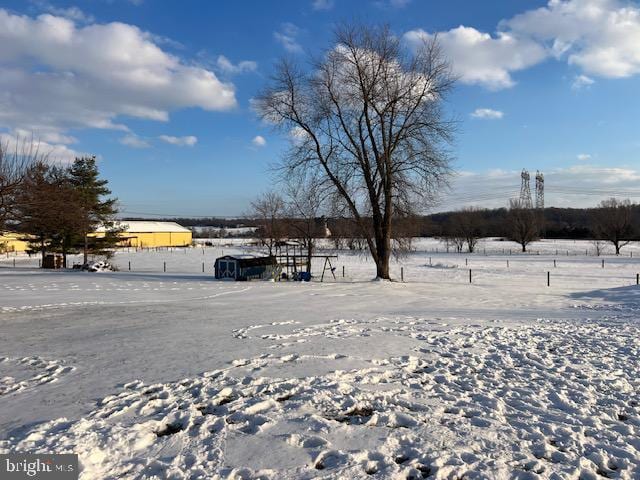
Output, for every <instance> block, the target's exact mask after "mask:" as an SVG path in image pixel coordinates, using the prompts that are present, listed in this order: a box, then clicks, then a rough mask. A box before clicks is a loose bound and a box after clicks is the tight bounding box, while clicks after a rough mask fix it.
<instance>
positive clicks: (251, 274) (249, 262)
mask: <svg viewBox="0 0 640 480" xmlns="http://www.w3.org/2000/svg"><path fill="white" fill-rule="evenodd" d="M215 275H216V278H218V279H233V280H266V279H269V278H275V277H277V276H278V262H277V261H276V257H273V256H258V255H225V256H224V257H219V258H217V259H216V263H215Z"/></svg>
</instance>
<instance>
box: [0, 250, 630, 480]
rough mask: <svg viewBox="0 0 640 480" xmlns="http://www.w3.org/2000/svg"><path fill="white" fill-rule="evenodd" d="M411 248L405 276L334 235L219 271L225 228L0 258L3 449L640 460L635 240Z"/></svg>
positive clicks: (315, 470) (218, 464)
mask: <svg viewBox="0 0 640 480" xmlns="http://www.w3.org/2000/svg"><path fill="white" fill-rule="evenodd" d="M418 247H419V250H418V251H416V252H415V253H414V254H412V255H410V256H408V257H405V258H402V259H400V260H399V261H398V262H397V263H394V265H393V268H392V270H393V273H394V275H395V276H397V277H398V278H400V275H401V271H402V274H404V278H405V282H404V283H402V282H397V283H384V282H371V281H370V278H371V276H372V274H373V272H374V271H375V269H374V267H373V264H372V263H371V262H370V261H367V260H366V258H365V257H362V256H359V255H355V254H348V253H346V254H345V253H343V252H339V253H338V255H339V258H338V260H337V262H336V265H335V266H336V274H337V281H334V280H333V278H331V275H330V274H327V275H328V278H330V280H331V281H330V282H327V281H326V280H327V277H325V283H319V282H318V281H317V279H316V281H313V282H310V283H285V282H275V283H274V282H245V283H241V282H239V283H233V282H218V281H215V280H213V278H212V275H211V268H212V262H213V259H214V258H215V256H217V255H220V254H221V253H222V248H223V247H220V246H219V247H210V248H205V249H201V248H193V249H187V250H175V251H171V252H169V251H158V252H155V251H151V252H146V251H145V252H133V251H130V252H120V253H118V254H117V255H116V256H115V258H114V260H113V263H114V264H116V265H117V266H118V267H119V268H120V272H114V273H111V272H100V273H86V272H71V271H69V272H42V271H39V270H37V269H34V268H30V267H29V265H32V264H33V263H32V262H33V261H34V260H35V259H27V258H19V259H18V262H17V266H16V268H13V264H12V260H13V259H12V258H5V259H3V260H2V261H1V262H0V265H3V267H2V268H0V309H1V311H0V322H2V336H1V337H0V379H1V380H0V432H1V433H0V438H1V439H2V442H1V444H0V450H1V451H2V452H9V451H30V452H75V453H78V454H79V455H80V461H81V466H82V474H81V478H83V479H101V478H110V479H111V478H112V479H119V478H149V479H150V478H172V479H173V478H176V479H177V478H190V479H191V478H192V479H196V478H202V479H208V478H247V479H248V478H269V479H271V478H272V479H298V478H349V479H352V478H380V479H387V478H397V479H407V478H438V479H454V478H466V479H474V478H519V479H536V478H541V479H543V478H554V479H564V478H567V479H569V478H575V479H599V478H623V479H633V478H639V477H640V441H639V440H638V431H639V429H640V403H639V398H640V395H639V394H640V360H639V359H640V323H638V312H639V311H640V287H637V286H636V285H635V283H636V273H640V251H639V252H638V255H637V257H638V259H637V258H636V255H635V253H634V255H633V258H631V257H630V256H627V257H624V258H623V257H620V258H615V257H613V256H606V257H602V258H598V257H594V256H585V251H587V250H588V249H589V248H590V245H589V244H588V243H586V242H544V243H540V244H538V245H537V247H538V248H536V246H534V247H533V250H534V252H536V253H534V254H531V255H522V254H516V252H515V248H514V247H513V245H511V247H512V248H514V251H513V252H512V253H511V254H509V252H508V249H509V246H508V245H506V246H505V245H504V242H497V241H487V242H485V244H484V245H481V247H480V251H479V253H476V254H454V253H448V254H447V253H443V252H442V246H441V245H438V244H436V243H435V242H431V241H427V242H423V243H422V244H420V245H419V246H418ZM229 248H235V249H237V250H233V251H247V249H248V248H249V247H241V246H237V247H224V253H227V251H229V252H231V251H232V250H228V249H229ZM436 248H439V251H438V252H437V253H436V251H435V249H436ZM503 248H506V250H505V253H502V249H503ZM484 249H487V251H488V253H487V255H485V254H484ZM556 250H558V252H557V254H556ZM537 251H539V252H540V253H539V254H537ZM630 251H632V249H630V250H627V252H626V253H627V255H629V252H630ZM634 252H635V250H634ZM603 258H604V260H605V263H604V268H603V266H602V265H603V264H602V259H603ZM554 260H555V261H556V265H555V267H554V264H553V262H554ZM30 262H31V263H30ZM129 262H130V263H131V266H132V271H131V272H129V271H128V267H129ZM507 262H509V264H508V265H507ZM165 263H166V270H167V272H166V273H164V271H163V267H164V264H165ZM202 263H204V264H205V273H204V274H203V273H202ZM321 266H322V265H321V264H320V265H318V266H317V268H320V267H321ZM343 266H344V267H345V276H344V277H343V276H342V267H343ZM469 269H471V270H472V283H471V284H470V283H469ZM547 272H550V280H551V286H547ZM318 273H319V272H318Z"/></svg>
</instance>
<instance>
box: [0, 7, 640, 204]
mask: <svg viewBox="0 0 640 480" xmlns="http://www.w3.org/2000/svg"><path fill="white" fill-rule="evenodd" d="M342 21H358V22H371V23H373V22H385V23H388V24H389V25H390V26H391V28H392V29H393V31H394V32H395V34H396V35H398V37H399V38H401V39H402V40H403V42H404V45H405V46H406V48H407V49H411V48H412V47H413V46H415V45H416V44H417V42H420V41H421V40H422V39H423V38H429V37H431V36H433V35H436V34H437V35H438V38H439V40H440V42H441V45H442V47H443V49H444V51H445V53H446V55H447V56H448V57H449V58H450V60H451V63H452V65H453V68H454V70H455V73H456V74H457V75H458V77H459V79H460V81H459V84H458V86H457V88H456V89H455V91H454V93H453V94H452V96H451V97H450V99H449V101H448V103H447V109H448V111H449V113H450V114H451V115H452V116H454V117H455V118H457V119H458V120H459V126H458V130H459V131H458V134H457V138H456V141H455V143H454V144H453V145H452V152H453V154H454V157H455V164H454V167H455V170H456V171H457V174H456V176H455V178H454V179H453V181H452V187H451V191H450V192H449V193H446V194H443V196H442V198H441V201H440V204H439V205H438V206H437V207H435V209H437V210H447V209H453V208H459V207H460V206H463V205H478V206H486V207H494V206H505V205H506V204H507V202H508V198H509V197H511V196H513V195H516V194H517V193H518V190H519V186H520V171H521V170H522V169H523V168H527V169H529V170H530V171H531V172H532V177H533V174H535V171H536V170H538V169H539V170H541V171H543V172H544V174H545V180H546V191H547V195H546V204H547V205H555V206H572V205H575V206H588V205H594V204H596V203H597V202H598V201H599V200H601V199H602V198H604V197H608V196H612V195H617V196H624V197H632V198H634V199H635V200H636V201H640V184H639V180H640V134H639V133H638V132H639V131H640V129H639V126H640V3H638V2H633V1H623V0H551V1H549V2H544V1H528V0H521V1H518V2H514V1H511V0H499V1H496V0H494V1H491V2H478V1H476V0H468V1H463V0H430V1H428V2H427V1H418V0H413V1H412V0H291V1H285V0H278V1H276V0H273V1H258V0H254V1H249V0H247V1H244V2H240V1H235V2H231V1H229V2H211V1H206V0H202V1H196V0H193V1H190V2H180V3H179V2H165V1H160V0H87V1H73V2H65V1H55V2H54V1H52V0H49V1H46V0H31V1H30V0H19V1H12V0H9V1H7V0H5V1H3V2H2V6H0V137H1V139H2V140H3V141H5V142H10V141H12V140H13V139H15V138H16V136H20V137H22V138H25V137H28V138H31V137H34V138H36V139H38V141H39V143H40V145H41V147H42V148H46V149H48V150H50V151H51V152H52V153H53V155H54V156H56V158H59V159H60V160H61V161H64V160H65V159H69V158H73V156H74V155H79V154H95V155H97V156H98V157H99V159H100V162H101V169H102V172H103V174H104V176H106V177H107V178H108V179H109V180H110V183H111V186H112V189H113V191H114V194H115V195H117V196H118V198H119V199H120V202H121V206H122V210H123V211H124V213H125V214H129V215H152V214H154V215H167V216H174V215H175V216H179V215H237V214H242V213H243V212H246V211H247V206H248V204H249V202H250V200H251V198H252V197H253V196H255V194H256V193H257V192H260V191H264V190H267V189H268V188H269V184H270V175H269V166H270V165H272V164H273V163H274V162H277V160H278V158H279V156H280V154H281V152H282V151H283V150H284V148H285V146H286V141H287V139H285V138H281V137H279V136H278V135H276V134H275V133H274V132H273V131H271V130H270V128H269V126H268V125H264V124H261V122H260V121H259V120H258V119H257V118H256V116H255V114H254V113H253V111H252V109H251V107H250V103H251V99H252V97H253V96H254V95H255V94H256V92H257V91H258V90H259V89H260V88H261V87H262V86H263V85H264V84H265V82H266V81H267V78H268V76H269V73H270V71H271V68H272V66H273V64H274V62H275V61H276V60H277V59H278V58H280V57H282V56H289V57H294V58H295V57H299V58H301V59H302V58H305V56H306V55H308V54H316V53H318V52H320V51H321V50H322V49H323V48H325V47H326V46H327V45H328V42H329V40H330V37H331V30H332V26H333V25H335V24H336V23H337V22H342ZM532 183H533V182H532Z"/></svg>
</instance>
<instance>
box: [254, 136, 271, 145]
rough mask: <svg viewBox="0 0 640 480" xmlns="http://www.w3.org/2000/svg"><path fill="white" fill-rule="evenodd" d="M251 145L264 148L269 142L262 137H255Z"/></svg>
mask: <svg viewBox="0 0 640 480" xmlns="http://www.w3.org/2000/svg"><path fill="white" fill-rule="evenodd" d="M251 143H253V145H254V146H256V147H264V146H265V145H266V144H267V141H266V140H265V139H264V137H263V136H262V135H256V136H255V137H253V140H251Z"/></svg>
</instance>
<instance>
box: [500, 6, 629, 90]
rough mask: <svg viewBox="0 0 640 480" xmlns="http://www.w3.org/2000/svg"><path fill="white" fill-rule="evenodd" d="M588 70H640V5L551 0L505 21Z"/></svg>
mask: <svg viewBox="0 0 640 480" xmlns="http://www.w3.org/2000/svg"><path fill="white" fill-rule="evenodd" d="M503 27H504V28H509V29H511V30H513V31H516V32H518V33H519V34H521V35H528V36H530V37H531V38H534V39H536V40H538V41H540V42H544V43H545V45H547V47H548V48H549V49H550V50H551V51H552V52H553V53H554V55H555V56H556V57H558V58H566V59H567V61H568V63H569V64H570V65H576V66H578V67H580V68H581V69H582V70H583V71H584V72H585V73H587V74H591V75H597V76H602V77H611V78H621V77H628V76H631V75H635V74H637V73H640V7H639V6H638V5H637V4H635V3H632V2H626V1H620V0H550V1H549V3H548V4H547V6H545V7H541V8H538V9H535V10H530V11H527V12H525V13H523V14H521V15H516V16H515V17H513V18H512V19H510V20H508V21H506V22H504V24H503Z"/></svg>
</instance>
